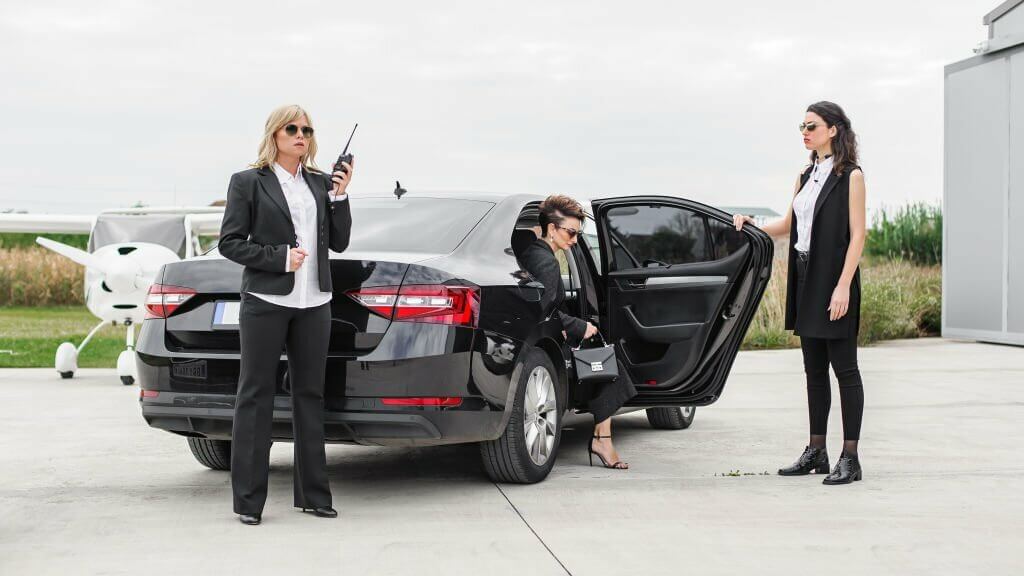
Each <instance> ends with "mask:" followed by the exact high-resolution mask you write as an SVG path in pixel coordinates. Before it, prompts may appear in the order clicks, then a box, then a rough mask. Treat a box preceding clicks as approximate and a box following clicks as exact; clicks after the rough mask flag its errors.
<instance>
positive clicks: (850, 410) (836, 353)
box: [733, 102, 866, 484]
mask: <svg viewBox="0 0 1024 576" xmlns="http://www.w3.org/2000/svg"><path fill="white" fill-rule="evenodd" d="M800 132H801V133H802V134H803V140H804V146H805V147H806V148H807V149H808V150H810V151H811V164H810V165H809V166H807V167H806V168H805V169H804V171H803V172H802V173H801V174H800V177H799V178H798V179H797V183H796V186H795V187H794V194H795V196H794V198H793V200H792V204H791V206H790V209H789V211H788V212H787V213H786V216H785V217H784V218H781V219H779V220H776V221H774V222H771V223H769V224H767V225H765V226H764V227H762V230H764V231H765V232H767V233H768V234H770V235H771V236H772V237H776V238H777V237H782V236H787V235H788V236H789V254H788V259H789V270H788V277H787V282H786V328H787V329H790V330H793V332H794V333H795V334H796V335H798V336H800V348H801V350H802V351H803V358H804V372H805V373H806V375H807V405H808V416H809V420H810V442H809V443H808V445H807V447H806V448H805V449H804V452H803V454H801V456H800V457H799V458H798V459H797V461H796V462H795V463H794V464H793V465H792V466H789V467H787V468H782V469H780V470H779V474H781V475H783V476H798V475H805V474H809V473H811V472H812V471H813V472H816V473H819V474H822V473H825V472H828V469H829V465H828V453H827V452H826V450H825V432H826V426H827V424H828V412H829V407H830V404H831V386H830V384H829V377H828V366H829V364H831V365H832V370H833V371H834V372H835V374H836V379H837V380H839V397H840V400H841V401H842V413H843V451H842V454H841V455H840V456H839V460H838V462H837V463H836V465H835V468H833V469H832V472H831V473H829V474H828V476H826V477H825V479H824V483H825V484H848V483H850V482H853V481H856V480H860V479H861V477H862V475H863V472H862V471H861V466H860V459H859V458H858V455H857V442H858V440H859V439H860V425H861V418H862V416H863V413H864V388H863V386H862V385H861V378H860V371H859V369H858V368H857V333H858V330H859V327H860V270H859V262H860V257H861V252H862V251H863V249H864V234H865V219H866V217H865V208H864V195H865V190H864V174H863V173H862V172H861V170H860V166H858V165H857V137H856V135H855V134H854V132H853V128H852V127H851V125H850V119H849V118H847V116H846V113H845V112H843V109H842V108H840V107H839V106H838V105H836V104H833V103H832V102H818V103H815V104H811V105H810V106H809V107H808V108H807V113H806V115H805V116H804V121H803V123H801V124H800ZM733 220H734V223H735V225H736V229H737V230H739V229H740V228H742V227H743V224H744V223H745V222H751V221H752V219H751V218H750V217H749V216H744V215H742V214H737V215H735V216H734V217H733Z"/></svg>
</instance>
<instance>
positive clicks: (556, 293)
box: [519, 238, 587, 346]
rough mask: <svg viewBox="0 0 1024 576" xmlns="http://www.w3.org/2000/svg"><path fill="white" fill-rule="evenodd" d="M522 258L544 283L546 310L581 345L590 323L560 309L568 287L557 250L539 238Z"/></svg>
mask: <svg viewBox="0 0 1024 576" xmlns="http://www.w3.org/2000/svg"><path fill="white" fill-rule="evenodd" d="M519 260H520V262H521V263H522V265H523V267H524V268H526V271H527V272H529V273H530V275H531V276H533V277H534V278H536V279H537V281H538V282H540V283H541V284H543V285H544V292H543V293H542V294H541V299H540V302H541V306H542V307H543V308H544V313H545V314H549V315H551V316H554V317H556V318H558V320H559V321H560V322H561V323H562V329H563V330H565V333H566V334H567V335H568V338H566V340H567V341H568V342H570V343H571V344H572V345H573V346H577V345H579V343H580V342H581V341H583V336H584V335H585V334H586V333H587V323H586V322H584V321H583V320H582V319H580V318H576V317H574V316H570V315H568V314H566V313H565V312H562V311H561V310H560V308H559V307H560V306H561V305H562V302H563V301H564V300H565V287H563V286H562V272H561V271H560V270H559V268H558V260H557V259H555V253H554V252H553V251H552V250H551V248H550V247H549V246H548V244H547V242H545V241H543V240H541V239H540V238H538V239H536V240H534V241H533V242H532V243H530V244H529V245H528V246H527V247H526V248H525V249H524V250H523V253H522V255H521V256H520V258H519Z"/></svg>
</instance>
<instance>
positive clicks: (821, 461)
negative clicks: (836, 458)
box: [779, 446, 828, 476]
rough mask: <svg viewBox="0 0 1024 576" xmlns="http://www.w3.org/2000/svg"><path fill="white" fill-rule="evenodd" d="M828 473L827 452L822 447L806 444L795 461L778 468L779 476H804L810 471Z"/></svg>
mask: <svg viewBox="0 0 1024 576" xmlns="http://www.w3.org/2000/svg"><path fill="white" fill-rule="evenodd" d="M812 471H813V472H817V473H818V474H827V473H828V452H826V451H825V449H824V448H815V447H813V446H808V447H807V448H804V453H803V454H801V455H800V457H799V458H797V459H796V462H794V463H793V465H792V466H790V467H788V468H779V476H805V475H807V474H810V473H811V472H812Z"/></svg>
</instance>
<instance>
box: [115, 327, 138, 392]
mask: <svg viewBox="0 0 1024 576" xmlns="http://www.w3.org/2000/svg"><path fill="white" fill-rule="evenodd" d="M124 325H125V327H127V328H128V333H127V335H126V336H125V349H124V350H122V351H121V353H120V354H118V355H117V376H118V377H119V378H120V379H121V384H124V385H125V386H131V385H132V384H134V383H135V327H134V326H132V321H131V320H125V323H124Z"/></svg>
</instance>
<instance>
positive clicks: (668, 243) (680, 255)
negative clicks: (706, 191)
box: [605, 205, 714, 270]
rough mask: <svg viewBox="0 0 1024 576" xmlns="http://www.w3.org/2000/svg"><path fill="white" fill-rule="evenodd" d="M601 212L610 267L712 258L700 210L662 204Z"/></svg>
mask: <svg viewBox="0 0 1024 576" xmlns="http://www.w3.org/2000/svg"><path fill="white" fill-rule="evenodd" d="M605 214H606V218H607V222H608V233H609V235H610V236H611V250H610V251H609V252H610V254H611V260H612V261H611V266H610V269H612V270H627V269H631V268H640V267H643V266H657V265H672V264H689V263H693V262H704V261H707V260H712V259H714V257H713V254H712V253H711V251H710V250H709V249H708V246H707V222H706V221H705V218H704V216H703V215H701V214H698V213H696V212H693V211H691V210H687V209H684V208H680V207H677V206H663V205H635V206H619V207H615V208H611V209H610V210H608V211H607V212H606V213H605Z"/></svg>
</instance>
